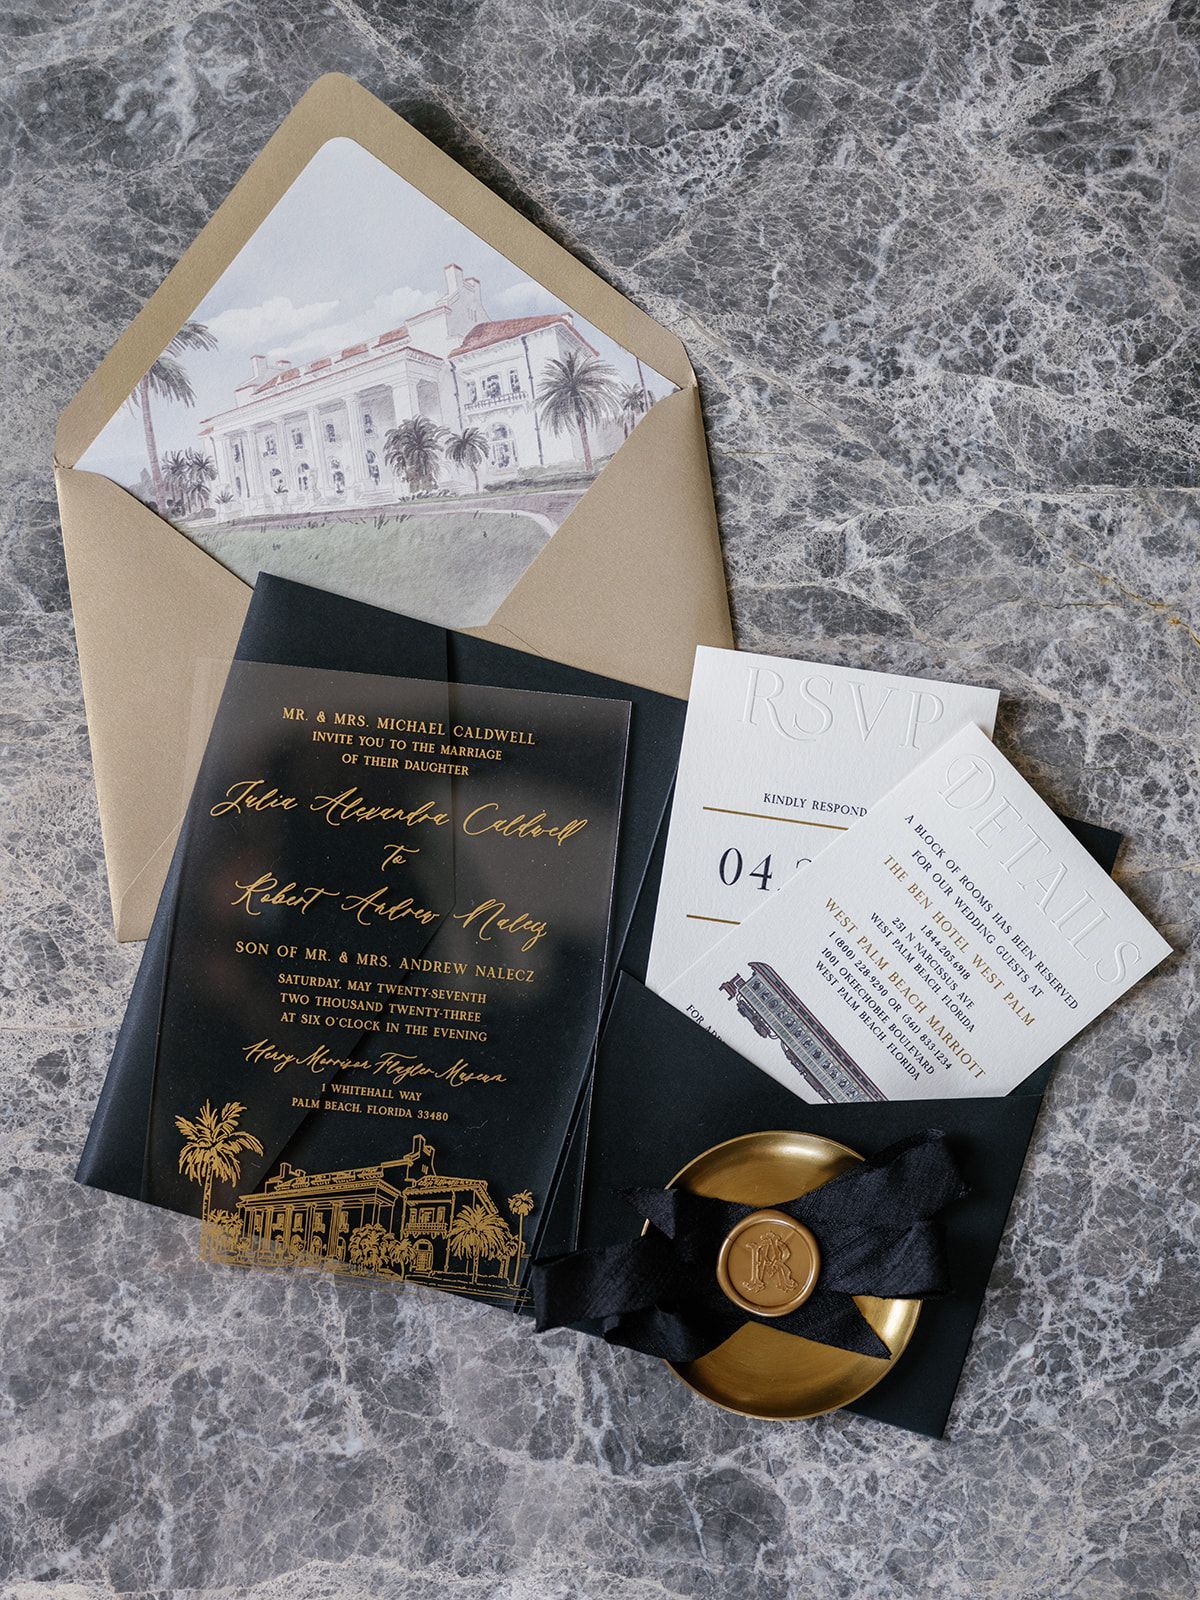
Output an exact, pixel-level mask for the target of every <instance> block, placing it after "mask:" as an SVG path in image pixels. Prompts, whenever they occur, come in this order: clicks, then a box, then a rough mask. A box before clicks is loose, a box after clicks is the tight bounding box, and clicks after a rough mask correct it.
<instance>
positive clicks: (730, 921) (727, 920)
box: [684, 911, 741, 928]
mask: <svg viewBox="0 0 1200 1600" xmlns="http://www.w3.org/2000/svg"><path fill="white" fill-rule="evenodd" d="M684 916H685V917H686V918H687V919H688V921H689V922H723V923H724V924H725V926H726V927H727V928H740V927H741V923H740V922H738V921H736V920H735V919H734V918H733V917H702V916H701V915H700V913H699V912H698V911H685V912H684Z"/></svg>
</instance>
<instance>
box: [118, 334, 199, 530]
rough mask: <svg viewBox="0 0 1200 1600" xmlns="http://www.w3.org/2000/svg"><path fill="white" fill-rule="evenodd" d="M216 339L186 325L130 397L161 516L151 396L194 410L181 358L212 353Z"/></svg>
mask: <svg viewBox="0 0 1200 1600" xmlns="http://www.w3.org/2000/svg"><path fill="white" fill-rule="evenodd" d="M216 348H217V339H216V335H215V334H213V333H210V332H209V330H208V328H207V327H206V326H205V324H204V323H203V322H185V323H184V325H183V327H182V328H180V330H179V332H178V333H177V334H176V335H175V337H174V338H173V339H172V340H171V342H170V344H168V346H167V348H166V349H165V350H164V351H163V353H162V355H160V356H159V358H158V360H157V361H156V362H155V363H154V365H153V366H152V367H151V368H150V370H149V371H148V372H146V373H143V375H142V377H141V378H140V379H139V380H138V384H137V387H136V389H134V391H133V393H132V394H131V395H130V396H129V403H130V405H132V406H136V407H137V409H138V410H139V411H140V412H141V413H142V432H143V434H144V435H145V439H146V455H147V457H148V459H149V462H150V479H151V482H152V483H153V484H154V499H155V505H156V509H157V510H158V512H159V514H160V515H161V514H162V513H163V512H165V510H166V507H167V485H166V482H165V480H164V477H163V469H162V463H161V462H160V461H159V459H158V444H157V442H156V441H155V437H154V417H153V415H152V413H151V409H150V399H151V396H154V397H156V398H157V399H159V400H166V401H168V402H169V403H171V404H173V405H181V406H194V405H195V404H196V391H195V390H194V389H193V388H192V380H191V379H190V378H189V377H188V375H187V369H186V368H185V367H184V365H183V360H182V357H184V356H185V355H188V354H190V353H192V352H194V351H198V350H215V349H216Z"/></svg>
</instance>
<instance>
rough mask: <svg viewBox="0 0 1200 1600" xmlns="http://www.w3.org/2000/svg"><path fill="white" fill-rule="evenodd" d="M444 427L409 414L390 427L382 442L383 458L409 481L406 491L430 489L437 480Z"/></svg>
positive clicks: (415, 491)
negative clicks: (403, 419) (402, 420)
mask: <svg viewBox="0 0 1200 1600" xmlns="http://www.w3.org/2000/svg"><path fill="white" fill-rule="evenodd" d="M442 433H443V430H442V429H441V428H440V427H439V426H438V424H437V423H436V422H431V421H430V420H429V418H428V417H409V418H407V419H406V420H405V421H404V422H401V423H400V424H399V425H398V426H397V427H395V428H389V429H388V433H387V437H386V438H385V439H384V441H383V459H384V460H385V461H386V462H387V464H388V466H389V467H391V469H392V471H393V472H394V473H396V474H397V475H398V476H403V477H404V478H405V480H406V481H407V483H408V488H409V493H410V494H417V493H419V491H420V490H422V489H432V488H433V487H434V485H435V484H436V483H437V472H438V462H439V461H440V460H441V456H442Z"/></svg>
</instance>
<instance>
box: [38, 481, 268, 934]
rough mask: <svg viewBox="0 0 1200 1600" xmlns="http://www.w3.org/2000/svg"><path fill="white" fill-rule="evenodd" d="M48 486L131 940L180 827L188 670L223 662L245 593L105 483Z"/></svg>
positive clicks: (111, 866)
mask: <svg viewBox="0 0 1200 1600" xmlns="http://www.w3.org/2000/svg"><path fill="white" fill-rule="evenodd" d="M56 477H57V481H58V495H59V502H60V504H61V506H62V512H63V516H62V525H63V546H64V549H65V551H66V557H67V578H68V581H69V582H70V586H71V594H72V599H73V601H75V602H76V603H75V606H74V611H75V636H76V641H77V644H78V648H79V670H80V675H81V677H82V679H83V695H84V702H85V704H86V707H87V717H88V731H89V734H90V737H91V742H92V760H93V764H94V766H95V771H96V793H97V798H98V800H99V805H100V815H101V819H102V827H103V832H104V853H105V856H106V858H107V862H108V878H109V890H110V893H111V896H112V903H113V916H114V921H115V923H116V929H117V937H118V939H122V938H130V937H138V938H140V937H142V936H144V933H145V930H146V927H147V926H148V925H149V921H150V917H151V915H152V914H153V911H154V906H155V903H156V902H157V899H158V894H159V890H160V888H161V886H162V876H163V873H164V872H165V870H166V863H167V861H168V860H169V859H170V851H171V847H172V844H173V842H174V838H175V834H176V832H177V831H178V828H179V823H180V820H181V818H182V816H183V806H184V801H185V798H186V797H185V796H184V794H183V793H182V774H183V772H184V771H185V767H186V752H187V747H188V741H189V731H190V726H191V715H192V690H193V684H194V679H195V669H196V663H197V662H198V661H199V660H200V659H202V658H204V657H217V658H219V659H224V660H228V659H230V658H231V657H232V655H233V652H234V648H235V647H236V645H237V638H238V633H239V631H240V629H241V625H242V619H243V617H244V616H245V612H246V606H247V604H248V603H249V600H250V594H251V591H250V590H249V589H248V588H247V587H246V585H245V584H244V583H242V581H241V580H240V579H239V578H235V577H234V576H233V574H232V573H231V572H227V571H226V569H225V568H224V567H222V566H220V565H219V564H218V563H217V562H215V561H213V560H212V559H211V558H210V557H209V556H207V555H206V554H205V553H204V551H203V550H201V549H199V548H198V547H197V546H196V545H194V544H193V543H192V542H191V540H190V539H185V538H183V537H182V536H181V535H179V534H178V533H176V532H175V530H174V529H173V528H171V527H169V526H168V525H167V524H166V523H165V522H163V521H162V520H161V519H160V518H159V517H157V516H156V515H155V514H154V512H153V511H150V510H148V509H147V508H146V507H145V506H143V505H142V504H141V503H140V502H139V501H137V500H135V499H134V498H133V496H132V495H129V494H126V492H125V491H124V490H123V489H120V488H118V487H117V485H116V484H115V483H111V482H110V481H109V480H108V479H107V478H103V477H100V476H99V475H98V474H96V473H93V472H78V471H60V472H58V473H57V474H56ZM114 535H116V536H114ZM85 596H86V601H85V603H79V602H80V601H81V600H82V599H83V597H85ZM129 929H132V930H134V931H133V932H129V931H127V930H129Z"/></svg>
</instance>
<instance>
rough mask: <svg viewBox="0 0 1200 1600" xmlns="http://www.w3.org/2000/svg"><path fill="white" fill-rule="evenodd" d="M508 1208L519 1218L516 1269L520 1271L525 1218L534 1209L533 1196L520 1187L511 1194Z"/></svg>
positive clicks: (523, 1246)
mask: <svg viewBox="0 0 1200 1600" xmlns="http://www.w3.org/2000/svg"><path fill="white" fill-rule="evenodd" d="M508 1209H509V1210H510V1211H511V1212H512V1214H513V1216H514V1217H516V1219H517V1254H516V1263H517V1264H516V1271H517V1272H520V1270H521V1258H522V1256H523V1255H524V1254H525V1218H526V1217H527V1216H528V1215H529V1213H530V1212H531V1211H532V1210H533V1196H532V1195H531V1194H530V1192H529V1190H528V1189H520V1190H518V1192H517V1193H516V1194H510V1195H509V1197H508Z"/></svg>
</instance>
